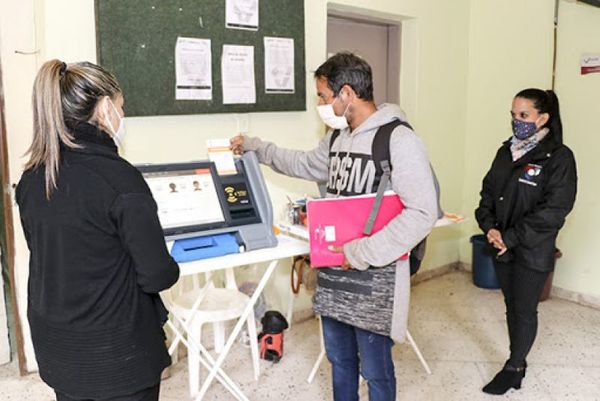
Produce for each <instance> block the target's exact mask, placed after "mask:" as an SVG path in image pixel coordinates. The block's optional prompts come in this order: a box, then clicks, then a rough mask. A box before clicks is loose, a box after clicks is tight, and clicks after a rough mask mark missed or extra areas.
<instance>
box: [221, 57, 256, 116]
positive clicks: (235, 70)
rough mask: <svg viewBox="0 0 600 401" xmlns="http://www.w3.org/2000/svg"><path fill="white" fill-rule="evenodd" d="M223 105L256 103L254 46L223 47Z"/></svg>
mask: <svg viewBox="0 0 600 401" xmlns="http://www.w3.org/2000/svg"><path fill="white" fill-rule="evenodd" d="M221 81H222V83H223V104H236V103H256V86H255V82H254V81H255V80H254V46H234V45H223V55H222V56H221Z"/></svg>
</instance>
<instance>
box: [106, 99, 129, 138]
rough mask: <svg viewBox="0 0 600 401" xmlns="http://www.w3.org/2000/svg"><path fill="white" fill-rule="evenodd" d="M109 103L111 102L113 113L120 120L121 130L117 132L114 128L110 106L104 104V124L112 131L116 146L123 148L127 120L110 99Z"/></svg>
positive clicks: (118, 129)
mask: <svg viewBox="0 0 600 401" xmlns="http://www.w3.org/2000/svg"><path fill="white" fill-rule="evenodd" d="M108 101H109V102H110V105H111V107H112V109H113V111H114V112H115V114H116V115H117V117H118V118H119V128H117V129H116V130H115V127H113V125H112V122H111V121H110V118H108V106H107V105H106V103H104V124H105V125H106V126H107V127H109V128H110V130H111V131H112V132H111V134H112V139H113V141H114V142H115V145H117V147H118V148H120V147H121V146H123V138H125V118H124V117H121V115H120V114H119V112H118V111H117V108H116V107H115V105H114V103H113V102H112V100H111V99H110V98H109V99H108Z"/></svg>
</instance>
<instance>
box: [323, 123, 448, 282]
mask: <svg viewBox="0 0 600 401" xmlns="http://www.w3.org/2000/svg"><path fill="white" fill-rule="evenodd" d="M399 125H403V126H405V127H406V128H408V129H410V130H411V131H413V128H412V127H411V126H410V124H409V123H407V122H406V121H401V120H394V121H391V122H389V123H387V124H384V125H382V126H381V127H379V128H378V129H377V132H376V133H375V137H374V138H373V143H372V147H371V154H372V157H373V162H374V163H375V171H376V173H375V182H376V183H377V186H378V190H379V188H381V189H382V190H381V195H383V191H384V190H385V186H386V185H387V179H385V178H384V174H385V173H387V174H388V178H389V174H391V169H392V162H391V156H390V139H391V137H392V132H393V131H394V129H396V127H398V126H399ZM339 135H340V130H335V131H333V134H332V135H331V139H330V141H329V150H330V151H331V148H332V146H333V143H334V142H335V140H336V139H337V137H338V136H339ZM430 167H431V165H430ZM431 174H432V175H433V181H434V185H435V190H436V194H437V201H438V218H441V217H443V215H444V212H443V211H442V208H441V206H440V186H439V182H438V180H437V177H436V175H435V172H434V171H433V167H431ZM378 192H379V191H378ZM381 195H380V196H381ZM373 209H374V210H378V209H379V206H378V202H377V200H376V202H375V204H374V205H373ZM376 215H377V213H376V212H375V214H373V215H372V216H370V220H373V221H374V220H375V217H376ZM373 221H371V222H370V223H369V222H367V226H366V227H365V234H370V230H371V228H372V223H373ZM369 224H371V227H370V228H369ZM426 245H427V237H425V238H423V240H422V241H421V242H419V243H418V244H417V245H416V246H415V247H414V248H413V249H412V250H411V251H410V257H409V265H410V275H411V276H412V275H413V274H415V273H416V272H417V271H419V268H420V267H421V263H422V262H423V258H424V257H425V249H426Z"/></svg>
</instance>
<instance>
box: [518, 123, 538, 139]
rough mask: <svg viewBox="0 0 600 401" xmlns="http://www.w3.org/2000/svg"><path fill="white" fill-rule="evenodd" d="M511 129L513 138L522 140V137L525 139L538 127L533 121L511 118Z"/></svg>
mask: <svg viewBox="0 0 600 401" xmlns="http://www.w3.org/2000/svg"><path fill="white" fill-rule="evenodd" d="M512 130H513V135H514V136H515V138H517V139H519V140H521V141H522V140H523V139H527V138H529V137H530V136H531V135H533V134H535V133H536V132H537V130H538V129H537V126H536V125H535V123H534V122H533V123H530V122H527V121H521V120H516V119H513V120H512Z"/></svg>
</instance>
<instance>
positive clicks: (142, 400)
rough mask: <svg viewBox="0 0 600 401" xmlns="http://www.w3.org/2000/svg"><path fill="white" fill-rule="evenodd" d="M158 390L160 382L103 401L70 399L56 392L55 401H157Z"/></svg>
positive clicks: (97, 400)
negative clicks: (132, 392) (135, 391)
mask: <svg viewBox="0 0 600 401" xmlns="http://www.w3.org/2000/svg"><path fill="white" fill-rule="evenodd" d="M159 390H160V382H159V383H158V384H157V385H156V386H154V387H150V388H147V389H145V390H142V391H138V392H137V393H134V394H130V395H125V396H120V397H113V398H103V399H101V400H100V399H91V398H71V397H69V396H68V395H66V394H62V393H59V392H58V391H57V392H56V401H158V392H159Z"/></svg>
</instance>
